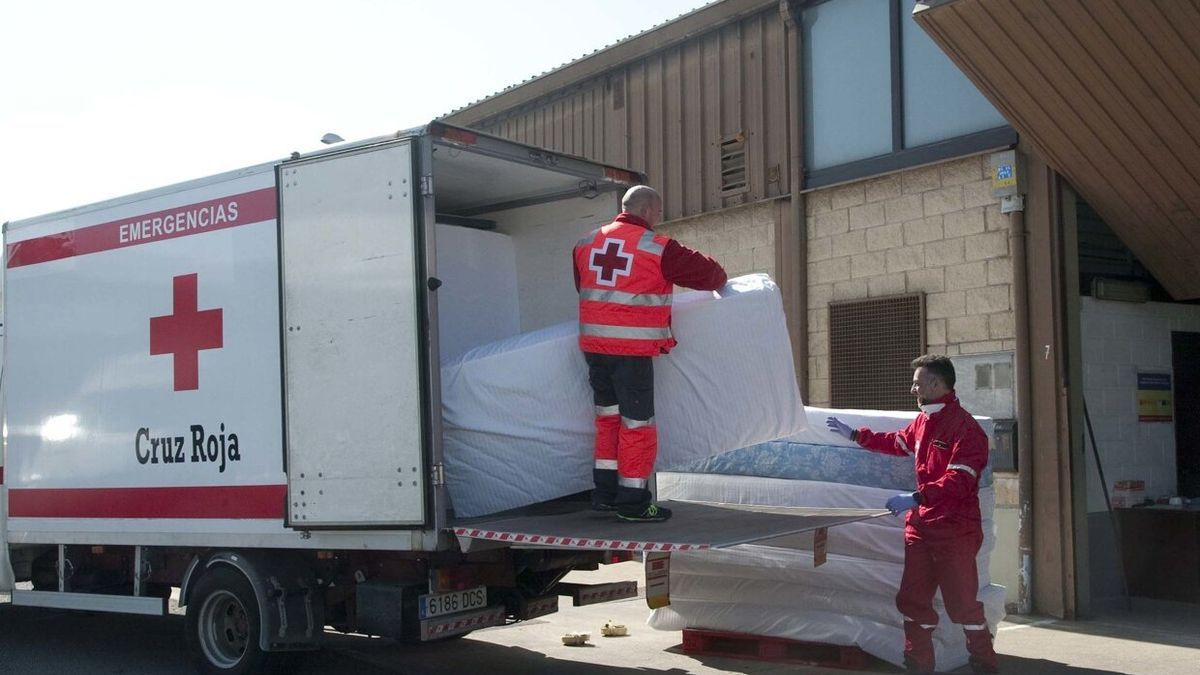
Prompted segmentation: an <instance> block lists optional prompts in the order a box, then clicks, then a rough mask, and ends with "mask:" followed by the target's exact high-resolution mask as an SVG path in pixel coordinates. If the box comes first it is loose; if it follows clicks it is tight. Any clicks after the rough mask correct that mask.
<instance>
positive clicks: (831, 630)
mask: <svg viewBox="0 0 1200 675" xmlns="http://www.w3.org/2000/svg"><path fill="white" fill-rule="evenodd" d="M806 411H807V413H808V418H809V425H808V429H807V430H806V431H804V432H800V433H798V434H794V435H793V436H792V437H790V438H788V439H785V440H782V441H773V442H768V443H763V444H759V445H757V446H754V447H750V448H745V449H741V450H737V451H734V452H730V453H725V454H723V455H720V456H716V457H712V458H708V459H705V460H702V461H699V462H697V463H695V464H693V465H692V466H690V467H689V471H688V472H671V473H662V472H660V473H659V474H658V495H659V498H660V499H686V500H696V501H709V502H723V503H741V504H760V505H770V506H811V507H841V508H882V507H883V505H884V503H885V502H886V501H887V499H888V498H889V497H891V496H893V495H895V494H897V493H899V492H910V491H912V490H913V489H914V486H915V482H916V479H915V475H914V467H913V460H912V458H911V457H889V456H884V455H878V454H875V453H870V452H867V451H866V450H863V449H861V448H859V447H858V446H857V445H855V444H852V443H850V442H848V441H845V440H844V439H842V438H840V437H839V436H836V435H834V434H832V433H829V432H827V431H825V429H824V421H825V417H827V416H829V415H831V414H836V415H837V416H838V417H839V418H840V419H842V421H844V422H846V423H848V424H850V425H851V426H852V427H859V426H867V427H870V428H871V429H873V430H875V431H893V430H897V429H900V428H903V427H904V426H905V425H907V424H908V423H909V421H911V419H912V418H913V416H914V415H915V413H913V414H905V413H892V412H872V411H847V410H826V409H818V408H807V409H806ZM980 422H981V424H982V425H983V426H984V430H985V431H987V432H988V433H989V436H990V434H991V423H990V420H986V419H981V420H980ZM980 486H981V487H980V491H979V505H980V511H981V513H982V515H983V531H984V540H983V545H982V546H981V547H980V550H979V555H978V557H977V558H976V565H977V568H978V572H979V589H980V591H979V599H980V601H981V602H983V604H984V608H985V613H986V616H987V620H988V625H989V626H990V627H991V629H992V632H993V634H994V633H995V629H996V625H997V624H998V623H999V622H1000V621H1001V620H1002V619H1003V618H1004V588H1003V587H1002V586H997V585H995V584H991V583H990V579H989V576H988V559H989V557H990V555H991V552H992V549H993V548H994V546H995V533H994V522H993V519H992V515H993V509H994V505H995V495H994V492H993V489H992V481H991V472H990V470H989V471H986V472H985V473H984V475H983V477H982V478H981V480H980ZM903 534H904V519H903V518H902V517H893V516H883V517H881V518H875V519H872V520H867V521H862V522H857V523H850V524H847V525H839V526H837V527H834V528H831V529H830V530H829V531H828V540H827V551H828V557H827V562H826V563H825V564H823V565H822V566H820V567H814V566H813V553H812V542H813V535H812V534H811V533H809V534H801V535H792V536H788V537H781V538H778V539H773V540H768V541H764V542H758V543H756V544H748V545H742V546H735V547H732V548H728V549H722V550H717V551H706V552H702V553H676V554H672V556H671V588H670V595H671V604H670V605H669V606H668V607H664V608H661V609H657V610H655V611H654V612H653V614H651V617H650V620H649V623H650V625H651V626H652V627H654V628H657V629H660V630H682V629H684V628H707V629H711V630H725V631H734V632H741V633H749V634H755V635H769V636H774V637H781V638H788V639H795V640H804V641H809V642H824V643H830V644H838V645H847V646H850V645H853V646H858V647H860V648H861V649H863V650H864V651H866V652H868V653H870V654H872V655H874V656H877V657H879V658H881V659H884V660H886V661H890V662H892V663H894V664H896V665H902V652H903V649H904V633H903V628H902V623H903V618H902V617H901V616H900V613H899V611H897V610H896V607H895V596H896V592H897V590H899V587H900V578H901V575H902V573H903V563H904V538H903ZM935 607H936V608H937V609H938V612H939V615H940V621H939V624H938V628H937V630H936V631H934V647H935V651H936V654H937V666H938V670H952V669H954V668H957V667H959V666H961V665H964V664H965V663H966V662H967V652H966V646H965V643H964V641H963V636H962V629H961V627H960V626H957V625H954V624H951V623H950V620H949V618H948V617H947V616H946V614H945V610H944V608H943V607H942V603H941V596H940V594H939V595H938V596H937V598H936V599H935Z"/></svg>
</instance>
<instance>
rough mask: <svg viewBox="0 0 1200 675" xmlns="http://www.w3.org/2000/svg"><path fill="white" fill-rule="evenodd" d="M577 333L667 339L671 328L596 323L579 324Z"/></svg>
mask: <svg viewBox="0 0 1200 675" xmlns="http://www.w3.org/2000/svg"><path fill="white" fill-rule="evenodd" d="M579 334H580V335H584V336H587V337H598V338H618V339H624V340H669V339H671V329H670V328H666V327H662V328H643V327H638V326H605V325H602V324H598V323H581V324H579Z"/></svg>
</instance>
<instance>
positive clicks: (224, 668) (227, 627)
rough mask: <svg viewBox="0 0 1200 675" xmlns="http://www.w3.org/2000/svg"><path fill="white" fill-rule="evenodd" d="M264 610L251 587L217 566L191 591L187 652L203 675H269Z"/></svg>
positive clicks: (236, 574)
mask: <svg viewBox="0 0 1200 675" xmlns="http://www.w3.org/2000/svg"><path fill="white" fill-rule="evenodd" d="M261 612H262V609H261V608H260V607H259V606H258V597H257V596H256V595H255V593H254V588H253V587H252V586H251V585H250V581H249V580H248V579H246V577H245V576H243V575H242V574H241V573H240V572H238V571H237V570H234V569H232V568H229V567H225V566H223V565H222V566H219V567H216V568H215V569H213V570H211V571H210V572H208V573H206V574H205V575H204V576H202V577H201V578H200V579H199V580H198V581H197V582H196V586H195V588H194V589H193V590H192V593H191V598H190V600H189V602H188V607H187V617H186V621H185V626H186V630H187V642H188V648H189V649H190V650H191V651H192V655H193V656H194V657H195V658H196V660H197V662H198V665H199V667H200V672H202V673H220V674H221V675H241V674H242V673H257V672H269V670H270V669H271V667H272V665H273V663H272V662H271V658H270V657H272V654H270V653H268V652H265V651H263V650H262V647H261V646H260V645H259V632H260V631H261V624H260V622H259V618H260V616H261Z"/></svg>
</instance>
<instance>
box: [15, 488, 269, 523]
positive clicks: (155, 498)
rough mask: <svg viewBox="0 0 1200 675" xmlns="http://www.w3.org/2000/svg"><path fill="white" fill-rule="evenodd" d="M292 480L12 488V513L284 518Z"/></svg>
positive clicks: (36, 515) (32, 515)
mask: <svg viewBox="0 0 1200 675" xmlns="http://www.w3.org/2000/svg"><path fill="white" fill-rule="evenodd" d="M286 503H287V486H286V485H236V486H229V485H211V486H204V487H169V488H164V487H153V488H38V489H20V488H12V487H10V488H9V490H8V516H9V517H10V518H156V519H161V518H235V519H247V518H267V519H280V520H282V519H283V515H284V511H283V509H284V505H285V504H286Z"/></svg>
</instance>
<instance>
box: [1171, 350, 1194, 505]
mask: <svg viewBox="0 0 1200 675" xmlns="http://www.w3.org/2000/svg"><path fill="white" fill-rule="evenodd" d="M1171 367H1172V370H1174V371H1175V466H1176V472H1177V473H1176V476H1177V479H1178V483H1179V486H1178V488H1177V490H1176V491H1177V492H1178V494H1179V495H1180V496H1182V497H1188V498H1192V499H1195V498H1198V497H1200V448H1197V445H1196V442H1195V441H1196V438H1197V437H1200V333H1185V332H1181V331H1173V332H1172V333H1171Z"/></svg>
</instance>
